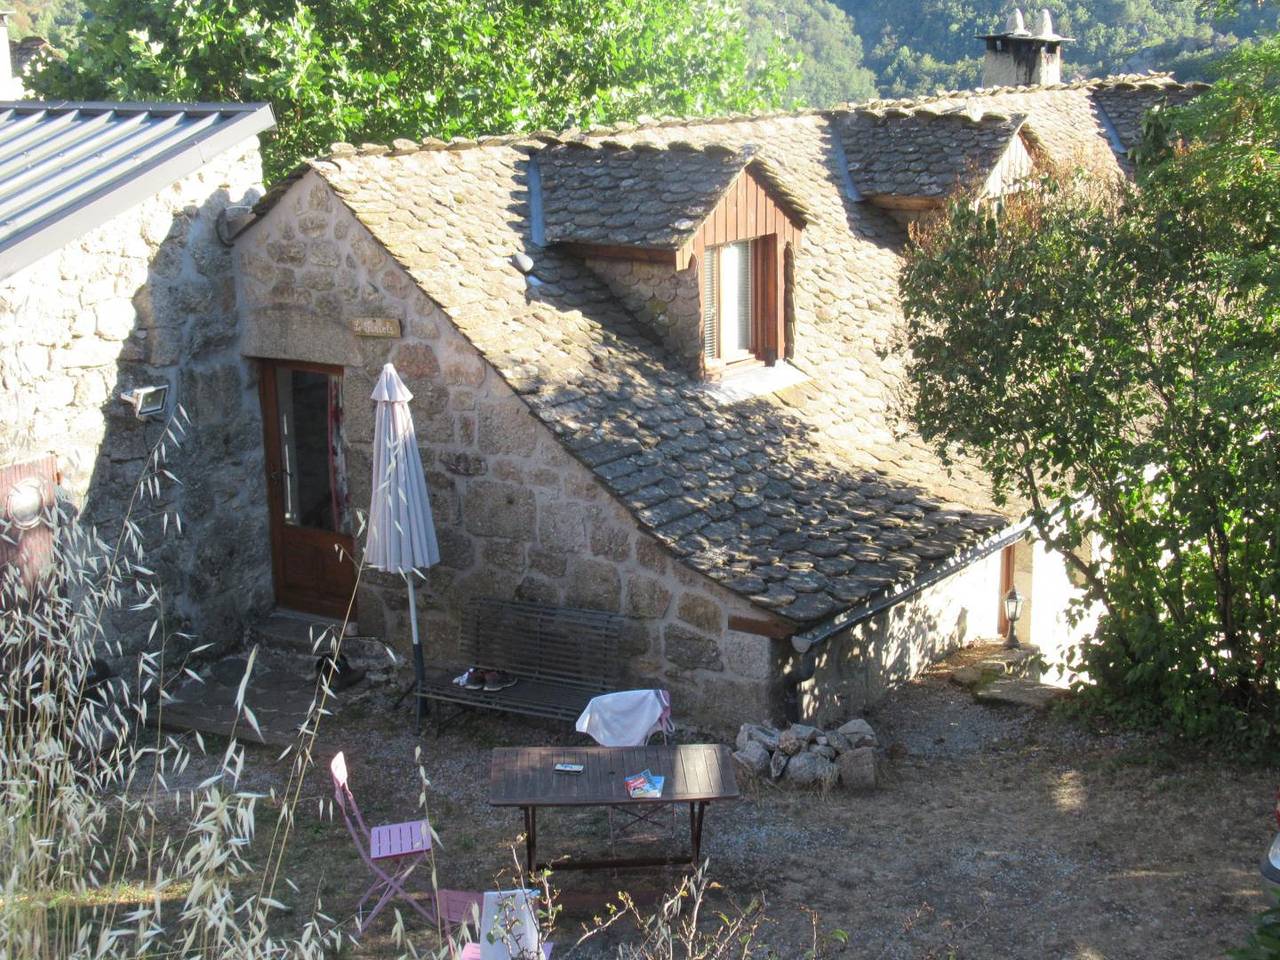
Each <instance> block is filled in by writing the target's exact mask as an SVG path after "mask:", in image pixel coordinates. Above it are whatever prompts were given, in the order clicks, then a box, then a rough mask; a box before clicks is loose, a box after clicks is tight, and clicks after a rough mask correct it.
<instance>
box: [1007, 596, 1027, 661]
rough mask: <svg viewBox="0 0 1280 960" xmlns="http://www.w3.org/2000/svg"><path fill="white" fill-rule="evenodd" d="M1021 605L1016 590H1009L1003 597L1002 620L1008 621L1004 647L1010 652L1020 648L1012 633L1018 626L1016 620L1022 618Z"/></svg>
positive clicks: (1020, 598)
mask: <svg viewBox="0 0 1280 960" xmlns="http://www.w3.org/2000/svg"><path fill="white" fill-rule="evenodd" d="M1022 604H1023V600H1022V594H1020V593H1019V592H1018V588H1017V587H1012V588H1010V590H1009V592H1008V593H1006V594H1005V596H1004V618H1005V619H1006V620H1008V621H1009V639H1007V640H1005V642H1004V645H1005V647H1007V648H1008V649H1010V650H1017V649H1018V647H1019V646H1020V644H1019V643H1018V637H1017V635H1016V634H1015V633H1014V632H1013V631H1014V629H1015V628H1016V627H1017V625H1018V618H1019V617H1021V616H1022Z"/></svg>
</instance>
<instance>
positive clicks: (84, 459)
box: [0, 139, 271, 653]
mask: <svg viewBox="0 0 1280 960" xmlns="http://www.w3.org/2000/svg"><path fill="white" fill-rule="evenodd" d="M261 180H262V171H261V163H260V160H259V156H258V147H257V141H256V139H253V140H250V141H247V142H245V143H243V144H241V145H240V146H238V147H236V148H233V149H231V150H228V151H226V152H224V153H222V154H220V155H219V156H217V157H215V158H213V159H212V160H210V161H209V162H208V163H207V164H206V165H205V166H204V167H203V168H201V169H200V170H199V171H198V172H196V173H193V174H191V175H190V176H188V177H185V178H184V179H182V180H180V181H178V182H176V183H173V184H170V185H167V186H162V185H159V184H158V185H157V186H158V189H157V192H156V193H155V194H154V195H153V196H151V197H150V198H148V199H147V200H145V201H143V202H142V203H140V204H138V205H137V206H135V207H133V208H132V209H130V210H128V211H126V212H125V213H122V214H120V215H118V216H116V217H115V218H113V219H112V220H111V221H109V222H108V223H105V224H103V225H102V226H100V227H97V228H95V229H93V230H91V231H89V232H87V233H86V234H84V235H82V236H81V237H79V238H78V239H77V240H76V241H74V242H72V243H69V244H68V245H66V246H65V247H63V248H62V249H61V250H59V251H57V252H55V253H52V254H49V255H48V256H46V257H44V258H42V259H41V260H39V261H37V262H36V263H33V264H31V265H30V266H28V267H26V268H24V269H22V270H20V271H19V272H18V273H16V274H14V275H13V276H11V277H9V278H7V279H5V280H3V281H0V409H2V410H3V416H0V457H3V458H4V460H6V461H8V462H17V461H21V460H25V459H27V458H28V457H33V456H37V455H40V454H44V453H52V454H54V455H56V456H57V458H58V463H59V468H60V470H61V471H62V476H63V484H64V486H65V488H66V491H67V495H68V496H69V498H70V499H71V501H72V503H73V505H74V506H75V507H76V508H77V509H80V510H81V511H82V513H81V515H82V517H83V519H84V520H85V521H86V522H88V523H90V524H93V525H95V526H96V527H98V528H99V530H100V532H101V533H102V534H103V536H104V537H105V538H106V539H107V540H108V541H109V542H114V540H115V538H116V536H117V535H118V533H119V529H120V522H121V518H122V517H123V515H124V512H125V510H126V507H127V504H128V502H129V499H130V497H131V496H132V494H133V490H134V486H135V484H136V482H137V480H138V478H139V477H140V476H141V475H142V474H143V471H144V467H145V464H146V460H147V457H148V454H149V452H150V450H151V449H152V447H153V446H154V445H155V444H157V443H158V442H159V441H160V440H161V438H162V435H163V433H164V429H165V427H164V419H163V418H159V419H148V420H139V419H137V418H136V417H135V416H134V414H133V409H132V407H131V406H130V405H129V404H127V403H125V402H124V401H122V400H120V399H119V396H120V393H121V392H122V391H125V390H128V389H130V388H132V387H135V386H147V385H154V384H168V386H169V388H170V394H169V396H170V410H172V409H174V403H178V404H181V405H182V407H183V408H184V409H185V410H186V412H187V414H188V415H189V417H190V420H191V422H190V425H189V426H188V427H187V434H186V436H185V437H184V438H182V439H181V440H180V441H179V442H177V443H175V442H173V441H168V442H167V444H166V446H167V449H168V454H169V463H168V468H169V469H170V470H171V471H172V472H173V473H174V474H175V475H176V476H177V477H178V478H179V479H180V480H181V481H182V483H181V485H175V484H166V485H165V486H164V487H163V494H162V497H161V499H160V500H159V501H158V502H148V503H146V504H145V505H143V506H140V507H139V508H138V509H137V510H136V511H135V513H134V514H133V520H134V521H136V522H138V523H140V524H141V526H142V528H143V532H144V534H145V535H146V537H147V539H148V542H149V545H150V548H151V549H150V552H149V554H148V565H149V566H150V567H151V568H153V569H155V570H156V572H157V574H158V579H159V582H160V583H161V584H162V587H163V597H164V604H165V610H166V626H167V627H168V628H169V629H172V630H182V631H185V632H191V633H194V634H196V635H197V636H198V639H199V641H200V642H214V643H220V642H225V641H230V640H235V639H237V638H238V637H239V636H240V632H241V624H242V622H243V620H244V619H245V618H246V617H247V616H250V615H252V614H253V613H255V612H257V611H259V610H261V609H263V608H265V607H267V606H269V604H270V600H271V586H270V556H269V546H268V542H267V531H266V519H267V515H266V507H265V501H264V499H263V483H262V477H263V466H262V427H261V421H260V416H259V411H258V401H257V394H256V385H255V383H254V382H253V381H252V378H251V376H249V375H248V373H247V372H246V370H245V366H244V364H243V362H242V360H241V359H240V356H239V351H238V349H237V330H236V312H235V289H234V284H233V279H232V272H231V255H230V251H229V250H228V249H227V247H226V246H225V245H223V244H222V243H221V242H220V241H219V240H218V237H217V233H216V226H215V222H216V219H217V216H218V214H219V212H220V211H221V210H222V209H223V208H225V207H226V206H228V205H231V204H244V203H252V202H253V201H254V199H256V197H258V196H259V195H260V194H261ZM165 512H170V513H172V512H176V513H178V514H180V516H181V518H182V529H181V532H179V531H178V530H177V528H176V526H175V525H174V524H173V523H170V524H169V526H168V529H167V531H166V530H164V529H163V526H162V519H161V518H162V515H163V514H164V513H165ZM150 621H151V615H150V614H149V613H144V614H142V615H137V614H128V613H121V614H119V615H118V616H116V617H115V618H114V621H113V624H112V630H111V639H113V640H119V641H120V642H121V645H122V647H123V649H124V651H125V652H126V653H130V652H132V651H136V650H137V649H138V648H139V647H140V645H141V644H142V643H143V642H144V641H145V639H146V636H147V629H148V627H149V625H150Z"/></svg>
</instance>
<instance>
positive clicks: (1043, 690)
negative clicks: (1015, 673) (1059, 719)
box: [973, 679, 1066, 710]
mask: <svg viewBox="0 0 1280 960" xmlns="http://www.w3.org/2000/svg"><path fill="white" fill-rule="evenodd" d="M1065 695H1066V691H1065V690H1061V689H1059V688H1058V687H1051V686H1049V685H1048V684H1044V683H1038V682H1036V681H1035V680H1022V679H1013V680H1011V679H1002V680H993V681H992V682H991V683H989V684H987V685H986V686H984V687H979V688H978V689H977V690H974V691H973V696H974V699H975V700H977V701H978V702H979V703H987V704H996V705H1000V706H1012V707H1030V708H1031V709H1032V710H1044V709H1045V708H1047V707H1048V706H1050V705H1051V704H1052V703H1053V702H1054V701H1055V700H1058V699H1060V698H1062V697H1063V696H1065Z"/></svg>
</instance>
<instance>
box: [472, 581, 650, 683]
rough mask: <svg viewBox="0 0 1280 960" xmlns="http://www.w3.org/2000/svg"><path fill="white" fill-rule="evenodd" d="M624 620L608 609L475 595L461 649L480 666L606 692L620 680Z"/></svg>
mask: <svg viewBox="0 0 1280 960" xmlns="http://www.w3.org/2000/svg"><path fill="white" fill-rule="evenodd" d="M624 622H625V620H624V618H623V617H621V616H619V615H618V614H616V613H608V612H606V611H603V610H578V609H575V608H572V607H552V606H547V605H545V604H540V603H523V602H520V601H515V600H496V599H493V598H490V597H474V598H472V600H471V601H470V602H469V603H468V604H467V607H466V611H465V614H464V619H463V627H462V637H461V642H460V645H459V652H460V653H461V654H462V657H463V659H464V660H466V661H467V662H468V663H470V664H473V665H475V666H477V667H483V668H486V669H492V670H505V671H506V672H508V673H513V674H515V675H517V676H519V677H526V678H528V679H533V680H547V681H551V682H553V683H557V684H561V685H566V686H573V687H579V688H581V689H583V690H588V691H591V692H593V693H602V692H604V691H607V690H612V689H614V687H616V686H617V675H618V662H619V658H618V636H619V634H620V633H621V632H622V627H623V624H624Z"/></svg>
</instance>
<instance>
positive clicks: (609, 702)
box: [577, 690, 675, 747]
mask: <svg viewBox="0 0 1280 960" xmlns="http://www.w3.org/2000/svg"><path fill="white" fill-rule="evenodd" d="M577 728H578V732H579V733H585V734H587V735H588V736H589V737H591V738H592V739H593V740H595V742H596V743H598V744H600V745H601V746H602V747H641V746H644V745H645V744H646V743H648V742H649V737H651V736H652V735H653V734H655V733H658V732H660V731H661V732H664V733H671V732H672V731H673V730H674V729H675V727H674V726H673V725H672V723H671V695H670V694H668V693H667V691H665V690H620V691H618V692H617V693H605V694H601V695H600V696H598V697H594V698H592V700H591V702H590V703H588V704H587V708H586V709H585V710H583V711H582V715H581V716H579V717H578V723H577Z"/></svg>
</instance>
